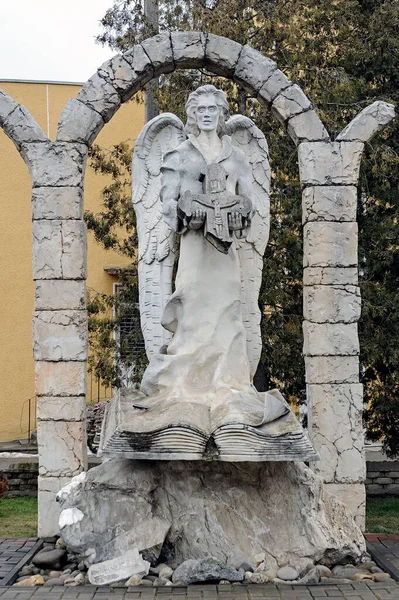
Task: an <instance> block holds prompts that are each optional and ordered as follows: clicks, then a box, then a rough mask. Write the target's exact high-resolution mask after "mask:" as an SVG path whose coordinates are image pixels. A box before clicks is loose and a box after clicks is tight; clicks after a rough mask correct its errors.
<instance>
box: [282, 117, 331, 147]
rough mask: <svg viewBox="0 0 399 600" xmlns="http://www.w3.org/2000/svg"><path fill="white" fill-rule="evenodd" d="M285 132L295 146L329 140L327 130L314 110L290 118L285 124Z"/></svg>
mask: <svg viewBox="0 0 399 600" xmlns="http://www.w3.org/2000/svg"><path fill="white" fill-rule="evenodd" d="M287 131H288V135H289V136H290V138H291V139H292V140H293V142H294V144H295V145H296V146H297V145H298V144H300V143H301V142H304V141H308V142H319V141H322V140H329V139H330V136H329V135H328V131H327V129H326V128H325V127H324V125H323V123H322V122H321V121H320V119H319V117H318V115H317V114H316V113H315V111H314V110H307V111H306V112H304V113H301V114H299V115H295V116H294V117H291V119H289V121H288V124H287Z"/></svg>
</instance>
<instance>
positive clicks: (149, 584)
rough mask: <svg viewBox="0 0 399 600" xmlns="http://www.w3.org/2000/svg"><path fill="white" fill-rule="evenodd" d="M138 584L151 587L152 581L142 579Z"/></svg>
mask: <svg viewBox="0 0 399 600" xmlns="http://www.w3.org/2000/svg"><path fill="white" fill-rule="evenodd" d="M140 585H142V586H145V587H152V581H149V580H148V579H142V580H141V582H140Z"/></svg>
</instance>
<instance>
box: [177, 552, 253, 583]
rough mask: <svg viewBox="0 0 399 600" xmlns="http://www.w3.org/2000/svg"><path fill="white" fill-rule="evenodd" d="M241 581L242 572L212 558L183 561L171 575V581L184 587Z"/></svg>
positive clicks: (242, 577)
mask: <svg viewBox="0 0 399 600" xmlns="http://www.w3.org/2000/svg"><path fill="white" fill-rule="evenodd" d="M221 579H224V580H227V581H242V580H243V579H244V572H243V571H241V572H238V571H237V569H235V568H234V567H231V566H230V565H226V564H225V563H221V562H220V561H218V560H216V559H214V558H205V559H192V558H190V559H188V560H185V561H184V562H183V563H182V564H181V565H179V566H178V567H177V569H176V570H175V571H174V573H173V578H172V581H173V582H176V581H182V582H183V583H184V584H185V585H191V584H193V583H202V582H204V581H210V582H211V581H216V582H219V581H220V580H221Z"/></svg>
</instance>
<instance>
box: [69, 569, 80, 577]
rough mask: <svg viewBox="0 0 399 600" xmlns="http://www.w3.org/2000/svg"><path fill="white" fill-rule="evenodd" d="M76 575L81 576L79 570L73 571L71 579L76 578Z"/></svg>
mask: <svg viewBox="0 0 399 600" xmlns="http://www.w3.org/2000/svg"><path fill="white" fill-rule="evenodd" d="M76 575H80V571H79V569H75V571H72V573H71V577H76Z"/></svg>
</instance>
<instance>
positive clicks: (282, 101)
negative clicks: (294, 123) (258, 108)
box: [271, 84, 312, 124]
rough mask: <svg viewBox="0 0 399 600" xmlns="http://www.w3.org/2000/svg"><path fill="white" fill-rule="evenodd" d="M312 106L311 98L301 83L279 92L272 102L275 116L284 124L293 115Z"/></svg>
mask: <svg viewBox="0 0 399 600" xmlns="http://www.w3.org/2000/svg"><path fill="white" fill-rule="evenodd" d="M311 108H312V105H311V103H310V100H309V98H307V96H305V94H304V93H303V91H302V90H301V88H300V87H299V85H296V84H293V85H291V86H290V87H289V88H287V89H285V90H283V91H282V92H280V93H279V95H278V96H277V97H276V98H275V99H274V101H273V103H272V107H271V110H272V113H273V114H274V116H275V117H276V118H277V119H278V120H279V121H281V123H283V124H284V123H286V122H287V121H288V119H291V117H294V116H295V115H299V114H300V113H303V112H305V111H306V110H310V109H311Z"/></svg>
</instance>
